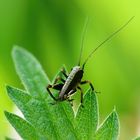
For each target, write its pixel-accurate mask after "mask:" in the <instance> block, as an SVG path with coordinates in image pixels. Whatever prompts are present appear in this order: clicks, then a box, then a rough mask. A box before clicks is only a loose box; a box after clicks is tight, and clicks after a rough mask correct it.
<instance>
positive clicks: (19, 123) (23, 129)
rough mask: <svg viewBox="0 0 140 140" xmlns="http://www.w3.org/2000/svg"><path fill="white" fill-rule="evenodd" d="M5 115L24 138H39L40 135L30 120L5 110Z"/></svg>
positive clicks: (37, 139) (26, 139)
mask: <svg viewBox="0 0 140 140" xmlns="http://www.w3.org/2000/svg"><path fill="white" fill-rule="evenodd" d="M5 116H6V118H7V119H8V121H9V122H10V123H11V124H12V126H13V127H14V128H15V129H16V130H17V132H18V133H19V134H20V136H21V137H22V138H23V139H24V140H39V137H38V135H37V133H36V131H35V129H34V127H33V126H31V125H30V124H29V123H28V122H26V121H25V120H23V119H22V118H20V117H19V116H17V115H14V114H12V113H9V112H6V111H5Z"/></svg>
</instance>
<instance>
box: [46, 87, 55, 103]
mask: <svg viewBox="0 0 140 140" xmlns="http://www.w3.org/2000/svg"><path fill="white" fill-rule="evenodd" d="M50 88H52V85H48V86H47V91H48V93H49V94H50V96H51V97H52V98H53V99H54V100H55V101H57V99H56V98H55V97H54V96H53V94H52V93H51V91H50Z"/></svg>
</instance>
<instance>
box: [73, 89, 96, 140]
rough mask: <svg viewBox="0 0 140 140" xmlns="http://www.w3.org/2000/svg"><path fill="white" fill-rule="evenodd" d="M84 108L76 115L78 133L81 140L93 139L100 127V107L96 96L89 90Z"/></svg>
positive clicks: (80, 108)
mask: <svg viewBox="0 0 140 140" xmlns="http://www.w3.org/2000/svg"><path fill="white" fill-rule="evenodd" d="M83 105H84V107H82V106H80V107H79V109H78V112H77V115H76V122H75V123H76V124H75V125H76V128H75V129H76V131H77V132H78V134H79V139H81V140H90V139H92V137H93V135H94V133H95V131H96V129H97V125H98V105H97V99H96V95H95V93H94V92H93V91H92V90H88V91H87V93H86V94H85V97H84V103H83Z"/></svg>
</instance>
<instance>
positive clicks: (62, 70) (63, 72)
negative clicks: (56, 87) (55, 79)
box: [61, 67, 68, 78]
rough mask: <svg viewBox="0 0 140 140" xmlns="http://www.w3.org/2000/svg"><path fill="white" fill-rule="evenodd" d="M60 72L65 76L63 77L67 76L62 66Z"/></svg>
mask: <svg viewBox="0 0 140 140" xmlns="http://www.w3.org/2000/svg"><path fill="white" fill-rule="evenodd" d="M61 72H62V74H63V75H64V76H65V78H68V75H67V74H66V70H65V68H64V67H63V68H62V69H61Z"/></svg>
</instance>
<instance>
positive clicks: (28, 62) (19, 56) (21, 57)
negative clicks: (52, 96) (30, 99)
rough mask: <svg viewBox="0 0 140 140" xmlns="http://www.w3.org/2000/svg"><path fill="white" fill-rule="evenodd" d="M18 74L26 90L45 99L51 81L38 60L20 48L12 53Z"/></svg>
mask: <svg viewBox="0 0 140 140" xmlns="http://www.w3.org/2000/svg"><path fill="white" fill-rule="evenodd" d="M12 56H13V60H14V63H15V67H16V71H17V74H18V75H19V77H20V79H21V81H22V82H23V84H24V86H25V88H26V90H27V91H29V93H30V94H31V95H33V96H37V97H41V98H43V97H45V96H46V95H48V94H46V86H47V84H48V83H49V80H48V78H47V76H46V74H45V73H44V71H43V69H42V67H41V65H40V63H39V62H38V61H37V60H36V58H35V57H34V56H33V55H32V54H30V53H29V52H27V51H26V50H25V49H23V48H20V47H14V49H13V51H12Z"/></svg>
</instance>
